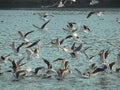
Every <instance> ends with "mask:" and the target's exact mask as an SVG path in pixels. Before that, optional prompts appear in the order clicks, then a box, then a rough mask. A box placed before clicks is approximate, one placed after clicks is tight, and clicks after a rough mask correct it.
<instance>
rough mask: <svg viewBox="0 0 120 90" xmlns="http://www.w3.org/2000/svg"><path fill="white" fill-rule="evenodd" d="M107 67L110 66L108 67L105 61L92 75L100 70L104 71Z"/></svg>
mask: <svg viewBox="0 0 120 90" xmlns="http://www.w3.org/2000/svg"><path fill="white" fill-rule="evenodd" d="M107 68H108V67H107V65H106V63H103V64H102V66H100V67H98V68H96V69H95V70H94V71H93V72H92V73H91V74H92V75H97V74H98V73H99V72H103V71H105V70H106V69H107Z"/></svg>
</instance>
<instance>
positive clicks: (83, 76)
mask: <svg viewBox="0 0 120 90" xmlns="http://www.w3.org/2000/svg"><path fill="white" fill-rule="evenodd" d="M75 70H76V71H77V72H78V74H79V75H80V76H81V77H82V78H85V79H88V78H90V72H81V71H80V70H78V69H77V68H75Z"/></svg>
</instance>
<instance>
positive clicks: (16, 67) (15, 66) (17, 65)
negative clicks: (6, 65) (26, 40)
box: [9, 57, 26, 73]
mask: <svg viewBox="0 0 120 90" xmlns="http://www.w3.org/2000/svg"><path fill="white" fill-rule="evenodd" d="M23 59H24V57H23V58H21V59H20V60H18V61H16V60H14V59H13V60H11V59H9V61H10V62H11V64H12V66H11V68H12V70H13V73H15V72H16V71H18V70H20V67H21V66H23V65H25V64H26V63H21V62H22V61H23Z"/></svg>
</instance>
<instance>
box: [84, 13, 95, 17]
mask: <svg viewBox="0 0 120 90" xmlns="http://www.w3.org/2000/svg"><path fill="white" fill-rule="evenodd" d="M94 13H95V12H94V11H93V12H90V13H89V14H88V15H87V17H86V18H89V17H90V16H91V15H93V14H94Z"/></svg>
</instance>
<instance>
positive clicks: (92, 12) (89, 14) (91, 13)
mask: <svg viewBox="0 0 120 90" xmlns="http://www.w3.org/2000/svg"><path fill="white" fill-rule="evenodd" d="M93 14H96V15H97V16H99V17H100V16H102V15H103V12H101V11H91V12H89V13H88V15H87V17H86V18H87V19H88V18H90V17H91V16H92V15H93Z"/></svg>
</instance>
